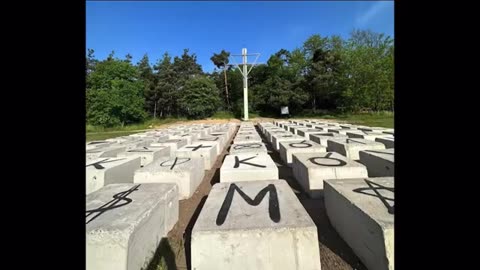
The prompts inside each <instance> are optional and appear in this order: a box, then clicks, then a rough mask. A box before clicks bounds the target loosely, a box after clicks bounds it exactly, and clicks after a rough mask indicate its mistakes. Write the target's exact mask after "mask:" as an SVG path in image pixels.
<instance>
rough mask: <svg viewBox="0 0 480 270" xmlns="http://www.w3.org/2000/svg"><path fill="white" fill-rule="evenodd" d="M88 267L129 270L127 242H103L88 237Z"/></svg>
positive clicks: (86, 261)
mask: <svg viewBox="0 0 480 270" xmlns="http://www.w3.org/2000/svg"><path fill="white" fill-rule="evenodd" d="M86 240H87V244H86V260H85V263H86V269H88V270H96V269H102V270H103V269H105V270H127V253H128V251H127V244H126V243H125V244H117V243H111V244H102V243H101V241H98V240H95V241H92V240H91V239H90V236H89V235H88V234H87V237H86Z"/></svg>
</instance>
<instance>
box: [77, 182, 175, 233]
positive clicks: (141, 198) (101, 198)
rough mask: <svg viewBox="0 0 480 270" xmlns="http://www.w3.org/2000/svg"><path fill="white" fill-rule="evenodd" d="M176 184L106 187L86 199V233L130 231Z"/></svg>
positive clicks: (130, 184)
mask: <svg viewBox="0 0 480 270" xmlns="http://www.w3.org/2000/svg"><path fill="white" fill-rule="evenodd" d="M171 192H178V188H177V185H176V184H167V183H146V184H132V183H128V184H110V185H107V186H104V187H102V188H101V189H99V190H97V191H95V192H92V193H90V194H88V195H87V197H86V210H87V212H86V221H85V222H86V232H87V234H88V233H102V232H106V231H133V230H134V228H135V227H136V226H137V225H138V224H139V223H140V222H141V221H142V220H143V219H144V218H145V217H147V216H149V215H150V213H151V211H152V210H153V209H154V208H155V207H156V206H157V205H158V204H159V203H161V202H163V201H165V198H166V195H167V194H168V193H171Z"/></svg>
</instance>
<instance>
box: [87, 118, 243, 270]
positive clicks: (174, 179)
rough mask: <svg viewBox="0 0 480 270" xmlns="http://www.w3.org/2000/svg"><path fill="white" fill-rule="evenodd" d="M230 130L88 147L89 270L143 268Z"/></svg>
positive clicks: (183, 129) (164, 133)
mask: <svg viewBox="0 0 480 270" xmlns="http://www.w3.org/2000/svg"><path fill="white" fill-rule="evenodd" d="M235 129H236V125H235V124H227V125H211V126H176V127H170V128H168V129H164V130H158V131H153V132H146V133H141V134H133V135H131V136H126V137H120V138H114V139H109V140H105V141H97V142H90V143H87V164H86V186H87V194H88V195H87V197H86V209H87V211H86V236H87V246H86V250H87V269H89V270H94V269H95V270H96V269H102V270H104V269H107V270H108V269H112V270H113V269H115V270H121V269H142V268H145V266H146V265H147V264H148V262H149V261H150V259H151V258H152V256H153V254H154V253H155V250H156V249H157V247H158V244H159V243H160V240H161V239H162V238H163V237H165V236H166V235H167V234H168V232H169V231H170V230H171V229H172V228H173V227H174V225H175V224H176V222H177V221H178V217H179V200H182V199H187V198H189V197H190V196H191V195H192V194H193V193H194V192H195V190H196V188H197V187H198V185H199V184H200V183H201V181H202V179H203V177H204V175H205V170H209V169H211V168H212V165H213V164H214V163H215V161H216V159H217V157H218V155H219V154H220V153H221V151H222V150H223V149H224V148H225V146H226V144H227V142H228V141H229V140H230V138H231V136H232V135H233V133H234V131H235Z"/></svg>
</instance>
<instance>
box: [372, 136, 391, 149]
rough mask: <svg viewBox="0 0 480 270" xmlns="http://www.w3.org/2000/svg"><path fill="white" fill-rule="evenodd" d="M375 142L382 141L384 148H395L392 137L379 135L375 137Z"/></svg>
mask: <svg viewBox="0 0 480 270" xmlns="http://www.w3.org/2000/svg"><path fill="white" fill-rule="evenodd" d="M375 141H376V142H379V143H383V144H384V145H385V148H387V149H389V148H395V139H394V138H393V136H392V137H380V138H376V139H375Z"/></svg>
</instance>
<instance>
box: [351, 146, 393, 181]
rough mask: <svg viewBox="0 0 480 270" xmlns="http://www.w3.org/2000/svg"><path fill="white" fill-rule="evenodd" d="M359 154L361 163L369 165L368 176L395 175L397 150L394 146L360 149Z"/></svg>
mask: <svg viewBox="0 0 480 270" xmlns="http://www.w3.org/2000/svg"><path fill="white" fill-rule="evenodd" d="M359 156H360V163H362V164H363V165H365V166H366V167H367V170H368V176H370V177H383V176H395V171H394V170H395V165H394V163H395V152H394V149H393V148H390V149H385V150H365V151H360V152H359Z"/></svg>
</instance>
